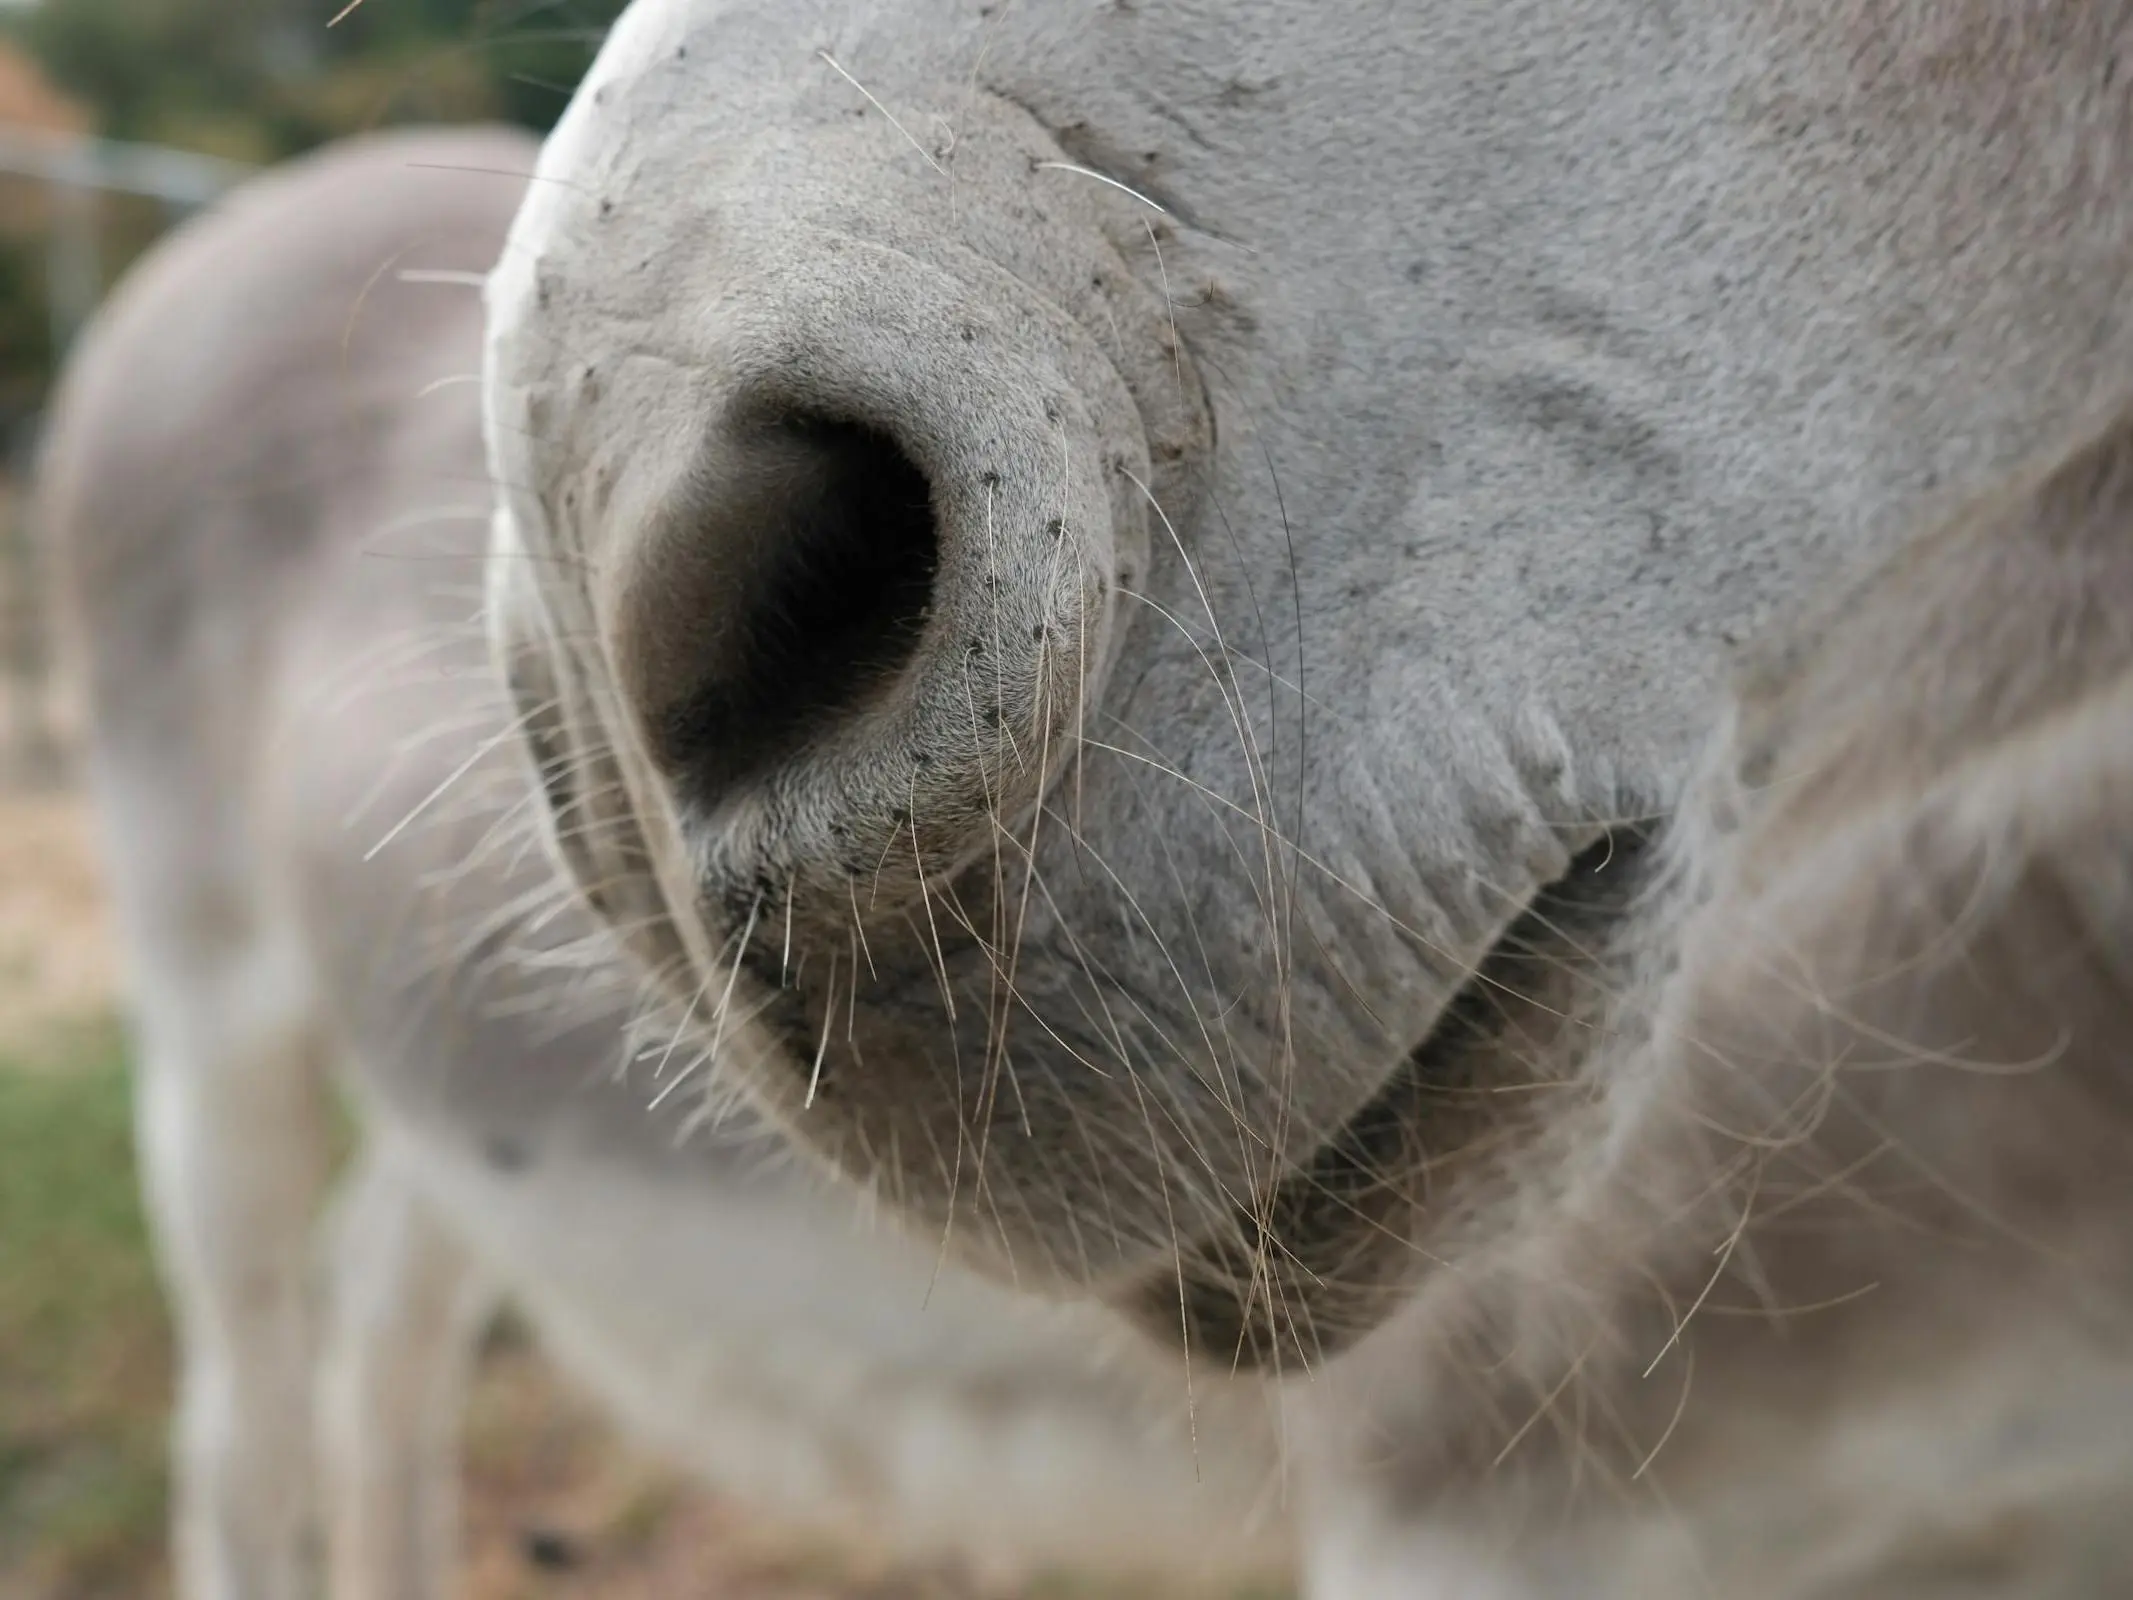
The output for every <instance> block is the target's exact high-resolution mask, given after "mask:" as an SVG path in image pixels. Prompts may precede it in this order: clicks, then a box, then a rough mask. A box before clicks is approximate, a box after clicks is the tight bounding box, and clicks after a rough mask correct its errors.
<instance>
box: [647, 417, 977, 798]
mask: <svg viewBox="0 0 2133 1600" xmlns="http://www.w3.org/2000/svg"><path fill="white" fill-rule="evenodd" d="M700 486H701V490H702V492H701V493H700V494H699V495H697V496H692V497H691V498H692V504H691V505H690V507H689V508H688V512H689V514H688V516H687V517H686V518H685V520H684V527H685V529H686V536H685V537H684V538H683V539H681V540H678V541H676V542H675V544H674V545H673V546H672V547H670V549H669V551H668V556H669V560H668V561H667V562H666V563H665V564H664V565H663V568H662V571H661V573H660V577H659V591H660V593H659V599H658V603H657V605H656V606H655V607H651V608H648V609H647V611H646V612H645V613H644V614H645V615H646V617H647V619H648V627H647V631H646V633H645V635H644V646H645V648H646V649H647V650H648V651H650V652H651V653H652V654H653V655H654V656H656V657H660V658H664V663H665V665H666V668H667V669H668V670H661V671H659V672H657V673H656V674H655V677H656V678H657V679H658V680H659V681H661V682H662V684H663V685H665V686H668V687H667V694H668V696H670V698H667V699H665V700H664V701H663V702H662V703H658V704H656V705H655V707H653V708H651V709H650V710H649V712H648V715H647V718H646V722H647V728H646V732H647V737H648V740H649V743H650V746H651V752H652V754H653V756H654V757H655V759H657V760H658V761H659V762H660V763H661V764H662V765H663V766H665V767H666V768H667V769H668V770H669V771H670V772H672V773H673V774H674V775H675V776H676V778H677V779H679V780H680V781H681V782H682V783H683V784H684V785H685V786H686V787H687V788H688V789H690V790H691V791H693V792H694V797H695V798H697V799H699V800H703V799H707V798H709V797H710V796H712V795H714V794H716V793H717V792H719V791H722V790H724V789H726V788H728V787H730V786H731V785H732V784H733V783H734V782H736V781H737V780H739V779H740V778H742V777H744V776H746V775H747V774H749V773H750V772H755V771H760V770H762V769H764V768H766V767H769V766H771V765H774V764H776V763H778V762H781V761H784V760H788V759H790V758H791V757H792V756H793V755H794V754H795V753H796V752H797V751H798V750H799V749H800V748H802V747H803V746H804V745H805V744H806V743H807V741H808V739H809V737H810V735H811V734H813V733H814V732H816V731H817V730H818V729H819V728H820V727H821V726H822V725H823V724H824V723H825V722H827V721H829V720H832V719H834V718H837V717H839V716H845V715H850V714H852V713H854V712H856V711H859V710H861V709H863V708H864V707H865V706H866V705H867V704H868V703H869V702H870V701H871V700H873V699H874V698H876V697H877V696H878V694H879V692H880V691H881V690H882V688H883V687H884V686H885V685H886V684H887V683H888V682H889V681H890V680H892V679H893V678H894V677H895V676H896V674H897V673H898V672H899V671H901V670H902V669H903V668H904V667H905V666H906V665H908V664H909V662H910V660H911V658H912V656H913V654H914V653H915V652H916V651H917V649H918V647H919V642H920V637H921V634H922V633H923V631H924V628H925V623H926V618H927V616H928V613H929V607H930V601H931V598H932V593H933V584H934V578H935V575H936V572H937V570H938V568H939V565H940V538H939V532H938V529H937V527H936V524H935V518H934V508H933V494H932V489H931V486H930V485H929V484H928V483H927V481H926V478H925V475H924V474H923V473H922V472H921V471H920V470H919V469H918V467H917V466H916V465H914V464H913V463H912V461H911V459H910V458H909V457H908V456H907V455H906V454H905V453H904V452H903V450H902V449H901V448H900V447H899V446H898V445H897V444H896V442H895V441H894V440H892V439H890V438H889V437H887V436H886V435H884V434H882V433H880V432H878V431H876V430H874V429H871V428H868V427H865V426H863V425H860V424H857V423H851V422H841V421H833V420H828V419H824V418H817V417H808V416H798V415H786V416H778V417H774V418H766V419H762V420H759V421H755V422H751V423H747V424H742V425H739V426H735V427H732V428H730V429H729V430H727V431H726V435H725V438H724V440H723V442H722V447H721V448H720V449H719V450H718V452H717V454H716V457H715V459H714V461H713V462H712V463H711V465H710V471H709V473H708V474H707V475H705V476H704V477H703V478H702V479H701V480H700Z"/></svg>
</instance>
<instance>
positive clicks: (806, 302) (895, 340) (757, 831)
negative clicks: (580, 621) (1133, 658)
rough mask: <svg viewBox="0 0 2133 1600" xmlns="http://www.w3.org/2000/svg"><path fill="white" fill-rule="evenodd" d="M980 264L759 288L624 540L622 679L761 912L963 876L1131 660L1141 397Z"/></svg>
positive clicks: (795, 276) (702, 836)
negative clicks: (1120, 595) (775, 902)
mask: <svg viewBox="0 0 2133 1600" xmlns="http://www.w3.org/2000/svg"><path fill="white" fill-rule="evenodd" d="M959 265H961V266H962V267H963V268H964V270H963V271H961V272H943V271H940V270H938V269H929V268H926V267H922V266H919V265H917V264H915V263H913V262H911V261H910V259H909V258H908V257H906V256H903V255H901V254H899V253H892V252H878V253H875V252H869V253H866V254H865V255H864V256H863V257H862V258H861V259H860V260H858V261H856V262H851V261H848V262H845V263H843V264H842V270H840V271H835V272H825V271H824V270H823V265H822V263H821V261H820V260H819V259H813V260H792V259H787V260H773V261H771V262H769V263H766V264H763V265H761V266H759V267H757V268H756V269H754V270H747V269H740V270H736V271H734V272H733V273H732V275H730V276H729V277H727V278H726V280H725V281H724V283H723V284H722V292H721V297H720V305H721V307H722V311H721V316H722V317H723V321H716V320H715V321H714V323H713V325H712V326H711V327H710V328H709V329H708V330H707V331H705V332H704V333H703V334H702V335H701V336H702V337H703V338H705V340H706V344H707V348H705V349H703V350H702V351H701V352H700V353H699V355H698V357H697V358H696V360H695V361H694V363H693V365H694V370H695V371H696V372H698V373H699V374H701V375H702V376H701V377H700V378H699V380H698V387H697V392H696V400H697V403H698V405H699V406H700V407H701V410H700V412H699V416H700V418H701V420H700V422H699V423H698V424H697V426H696V427H695V429H694V430H693V438H692V441H691V447H690V456H689V465H688V470H687V471H686V472H684V473H681V474H678V475H676V476H675V477H674V478H673V480H672V486H671V488H670V490H669V491H668V492H667V493H666V494H665V495H664V496H663V497H662V503H661V504H659V506H658V507H657V509H656V512H655V513H654V514H653V515H652V516H651V517H650V518H649V519H648V520H646V521H644V522H643V523H642V524H640V525H639V526H637V527H636V528H634V529H633V530H630V531H629V533H628V536H627V540H626V543H625V544H624V545H623V546H622V547H620V548H618V549H617V551H616V552H615V556H616V562H615V571H616V581H615V583H614V587H613V590H612V595H611V599H610V602H609V603H608V604H607V605H606V606H605V607H604V612H603V617H602V625H603V633H604V635H605V637H606V639H607V641H608V645H609V650H610V656H611V659H612V661H613V663H614V668H615V674H616V681H617V684H618V687H619V688H620V690H621V695H622V698H623V700H624V701H625V702H626V704H627V705H628V707H629V708H630V711H631V713H632V715H633V720H634V723H635V726H636V728H637V730H638V733H639V735H640V737H641V739H642V742H643V746H644V749H645V751H646V753H647V756H648V758H649V760H650V762H651V764H652V766H653V767H654V768H655V769H656V770H657V771H658V773H659V774H660V777H661V779H662V780H663V782H664V784H665V786H666V788H667V789H668V791H669V794H670V797H671V799H672V801H673V803H674V805H675V808H676V811H677V814H678V817H679V819H680V821H681V823H682V825H683V827H684V831H685V832H686V833H687V834H688V835H689V837H690V840H691V844H692V853H693V855H694V856H695V864H696V869H697V872H698V874H699V879H700V882H701V883H702V885H703V886H704V887H705V888H707V889H712V890H714V891H716V892H722V893H724V894H725V895H726V896H727V897H728V898H729V899H732V900H733V902H734V905H735V908H736V910H738V908H739V905H740V904H741V903H742V902H743V901H746V900H749V899H750V898H751V897H759V895H760V891H761V886H763V885H765V884H770V885H775V886H776V891H777V895H778V898H779V899H780V900H783V899H784V898H785V896H786V895H787V894H788V893H790V894H792V895H794V896H795V897H797V898H798V899H799V900H800V901H802V902H803V903H804V902H805V900H806V899H807V898H808V897H809V896H810V895H811V894H812V895H813V896H816V897H818V898H820V899H821V900H822V902H823V903H824V904H825V905H826V906H834V907H835V908H836V909H837V915H838V916H839V917H842V916H843V914H844V911H845V909H846V908H848V906H849V904H850V903H851V889H850V885H851V882H852V880H853V879H854V878H855V877H857V876H858V875H860V874H862V873H863V874H864V875H865V878H866V887H865V894H866V898H867V900H868V902H869V904H871V905H881V904H883V903H885V902H886V903H887V904H892V905H893V904H895V903H897V902H898V901H899V900H901V899H902V898H904V897H905V896H906V895H907V893H909V892H913V891H916V890H918V889H920V888H922V886H923V883H924V881H925V880H926V878H927V877H928V876H930V875H938V874H941V873H944V872H950V871H953V870H955V869H956V868H957V867H958V866H959V865H960V864H961V863H962V862H963V861H965V860H966V859H967V858H969V857H970V856H972V855H973V854H975V853H976V852H978V851H980V850H982V849H983V848H985V847H987V846H988V845H989V844H990V843H991V842H992V840H993V838H994V830H995V829H996V828H999V827H1001V826H1008V825H1011V824H1012V822H1013V819H1014V818H1016V817H1017V816H1018V815H1021V814H1024V813H1026V812H1027V811H1028V809H1029V808H1030V807H1031V806H1032V805H1033V804H1035V803H1036V802H1037V800H1038V799H1039V797H1040V795H1041V793H1042V791H1043V789H1044V788H1045V786H1046V785H1047V783H1048V782H1050V781H1051V780H1052V779H1054V778H1055V777H1056V775H1057V774H1058V773H1059V771H1060V770H1062V768H1063V767H1065V766H1066V765H1067V764H1068V759H1067V758H1068V755H1069V753H1070V747H1071V746H1072V744H1073V741H1074V739H1075V737H1076V732H1077V727H1078V724H1079V718H1080V714H1081V713H1082V712H1083V711H1084V710H1085V708H1086V706H1087V705H1088V703H1089V702H1090V701H1091V700H1092V699H1093V697H1094V695H1095V693H1096V691H1097V690H1098V688H1099V687H1100V683H1101V679H1102V677H1103V675H1104V672H1105V669H1106V665H1107V663H1108V661H1109V660H1110V658H1111V655H1112V654H1113V644H1114V641H1115V635H1116V631H1117V630H1116V626H1115V619H1116V613H1117V609H1118V599H1117V590H1118V586H1119V583H1120V577H1121V574H1122V573H1129V572H1131V571H1132V570H1133V569H1134V568H1135V567H1136V566H1138V565H1139V564H1140V562H1141V560H1142V556H1143V552H1144V551H1145V546H1146V541H1147V518H1148V515H1149V503H1148V498H1147V497H1148V494H1149V490H1148V488H1147V485H1148V482H1149V479H1150V477H1151V475H1152V474H1151V468H1150V450H1149V445H1148V442H1147V437H1146V431H1145V428H1144V425H1143V422H1142V418H1141V415H1140V412H1139V409H1138V407H1137V405H1136V403H1135V400H1134V397H1133V396H1132V394H1131V393H1130V392H1129V391H1128V389H1127V387H1126V385H1125V383H1124V382H1123V380H1122V379H1121V378H1120V376H1119V374H1118V372H1117V370H1116V369H1115V367H1114V366H1113V364H1112V362H1111V361H1110V360H1109V359H1108V358H1107V357H1106V355H1105V354H1104V352H1103V351H1102V350H1101V349H1099V348H1098V347H1097V346H1096V344H1095V343H1094V342H1093V341H1092V339H1091V338H1090V337H1089V335H1088V334H1087V333H1086V332H1085V331H1084V330H1083V329H1082V328H1081V327H1080V326H1078V325H1077V324H1076V323H1075V322H1074V320H1073V319H1072V318H1070V317H1069V316H1068V315H1067V314H1065V313H1064V312H1062V311H1061V310H1059V309H1058V308H1057V307H1056V306H1055V305H1052V304H1049V303H1047V302H1046V301H1045V300H1044V299H1042V298H1041V297H1040V296H1038V295H1036V294H1034V293H1032V292H1031V291H1030V290H1028V289H1027V288H1026V287H1024V286H1023V285H1022V284H1020V283H1019V282H1017V281H1015V280H1014V279H1013V278H1012V277H1011V276H1010V275H1008V274H1005V273H1001V272H999V271H998V270H997V269H996V268H991V269H988V268H987V266H986V264H985V263H982V262H979V261H970V262H963V263H959Z"/></svg>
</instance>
